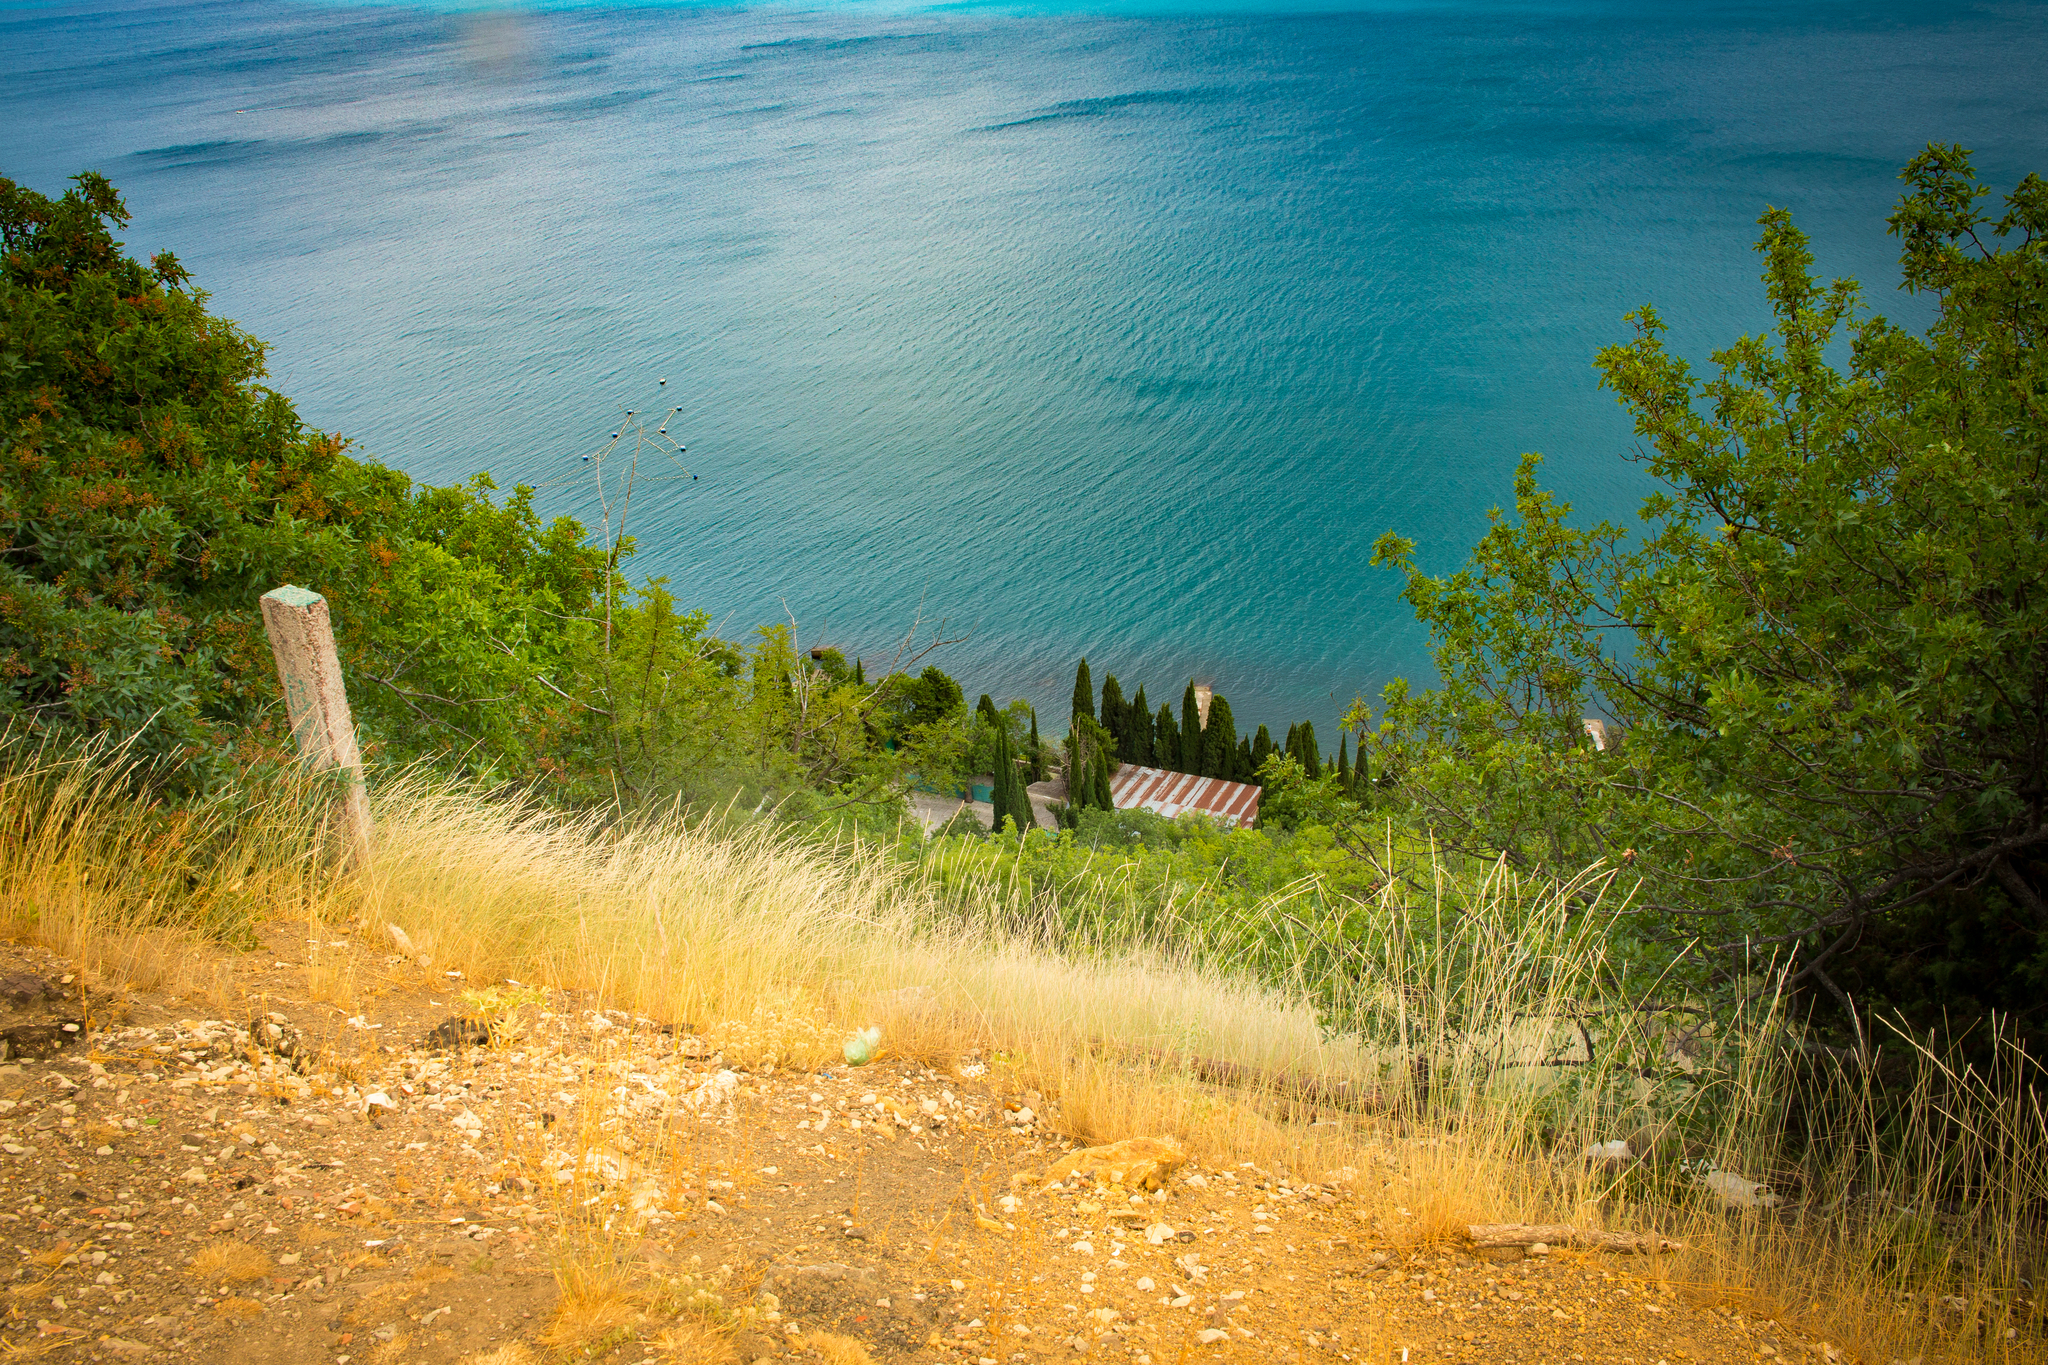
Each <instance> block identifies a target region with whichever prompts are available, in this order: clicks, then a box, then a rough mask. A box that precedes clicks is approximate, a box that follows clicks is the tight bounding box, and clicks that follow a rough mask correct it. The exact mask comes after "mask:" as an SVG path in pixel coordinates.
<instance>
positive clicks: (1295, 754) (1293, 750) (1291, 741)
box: [1280, 725, 1301, 762]
mask: <svg viewBox="0 0 2048 1365" xmlns="http://www.w3.org/2000/svg"><path fill="white" fill-rule="evenodd" d="M1280 752H1281V753H1283V754H1286V755H1287V756H1288V757H1289V758H1291V759H1294V760H1295V761H1296V762H1299V761H1300V760H1301V727H1300V726H1299V725H1290V726H1288V727H1287V747H1286V748H1284V749H1282V750H1281V751H1280Z"/></svg>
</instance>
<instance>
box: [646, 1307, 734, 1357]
mask: <svg viewBox="0 0 2048 1365" xmlns="http://www.w3.org/2000/svg"><path fill="white" fill-rule="evenodd" d="M652 1345H653V1348H654V1351H655V1354H656V1355H658V1356H659V1357H660V1358H661V1359H662V1360H664V1361H669V1362H673V1365H732V1362H734V1361H737V1360H738V1359H739V1353H738V1352H737V1351H735V1350H733V1347H732V1342H731V1341H729V1340H727V1338H726V1336H725V1334H724V1333H723V1332H720V1331H718V1330H717V1329H716V1328H713V1327H710V1326H707V1325H705V1324H704V1323H701V1322H696V1321H693V1320H691V1319H689V1318H679V1319H677V1320H676V1321H675V1322H673V1323H671V1324H670V1325H669V1326H667V1327H664V1328H662V1329H661V1330H660V1331H659V1332H656V1333H655V1334H654V1341H653V1343H652Z"/></svg>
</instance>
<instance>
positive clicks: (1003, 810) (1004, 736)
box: [989, 726, 1031, 834]
mask: <svg viewBox="0 0 2048 1365" xmlns="http://www.w3.org/2000/svg"><path fill="white" fill-rule="evenodd" d="M991 776H992V778H993V781H992V782H991V784H990V785H991V791H990V793H989V800H990V803H991V805H992V806H993V808H994V814H993V816H992V817H991V819H990V822H989V827H990V829H991V830H992V831H993V832H994V833H997V834H1000V833H1002V831H1003V822H1004V821H1005V820H1010V821H1013V822H1015V825H1016V828H1017V829H1019V830H1020V831H1021V830H1028V829H1030V828H1031V802H1030V800H1029V799H1028V798H1027V797H1026V796H1025V795H1024V785H1023V783H1022V782H1021V781H1020V780H1019V779H1018V777H1017V760H1016V753H1015V751H1014V750H1013V749H1012V747H1011V745H1010V735H1009V732H1008V731H1007V730H1005V729H1003V728H1001V727H1000V726H999V727H998V728H997V730H996V742H995V761H994V766H993V770H992V773H991Z"/></svg>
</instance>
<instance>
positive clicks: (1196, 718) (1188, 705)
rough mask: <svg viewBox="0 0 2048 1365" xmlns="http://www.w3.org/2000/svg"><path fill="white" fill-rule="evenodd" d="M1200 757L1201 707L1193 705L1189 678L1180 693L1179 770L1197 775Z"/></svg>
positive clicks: (1193, 699) (1193, 692)
mask: <svg viewBox="0 0 2048 1365" xmlns="http://www.w3.org/2000/svg"><path fill="white" fill-rule="evenodd" d="M1202 759H1203V753H1202V709H1201V708H1200V707H1199V706H1197V705H1195V680H1194V679H1193V678H1189V679H1188V688H1187V691H1185V692H1183V693H1181V694H1180V768H1179V771H1181V772H1184V773H1194V774H1195V775H1196V776H1198V777H1199V776H1200V775H1201V772H1202Z"/></svg>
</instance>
